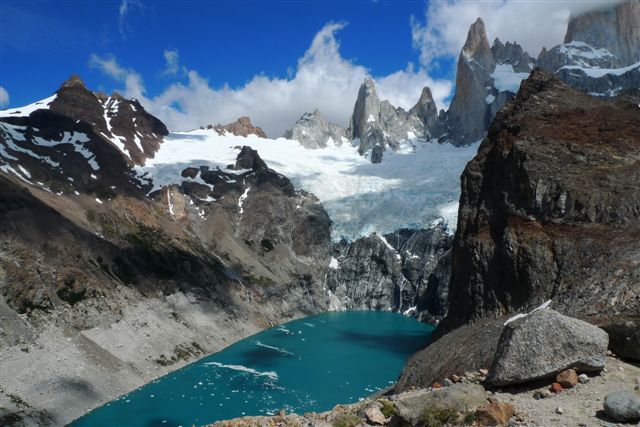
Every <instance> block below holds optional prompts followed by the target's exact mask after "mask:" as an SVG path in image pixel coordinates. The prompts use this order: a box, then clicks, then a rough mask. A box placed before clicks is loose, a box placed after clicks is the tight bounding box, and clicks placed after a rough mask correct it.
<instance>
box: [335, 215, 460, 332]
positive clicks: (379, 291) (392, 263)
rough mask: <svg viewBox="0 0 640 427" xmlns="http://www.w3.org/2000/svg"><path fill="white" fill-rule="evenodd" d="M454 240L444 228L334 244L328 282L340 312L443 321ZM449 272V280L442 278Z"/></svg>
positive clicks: (403, 231)
mask: <svg viewBox="0 0 640 427" xmlns="http://www.w3.org/2000/svg"><path fill="white" fill-rule="evenodd" d="M451 241H452V236H449V235H447V234H446V232H445V230H444V229H443V227H442V226H437V227H435V228H433V229H428V230H398V231H396V232H394V233H390V234H386V235H384V236H382V235H378V234H372V235H371V236H367V237H362V238H360V239H358V240H356V241H354V242H345V241H342V242H340V243H338V244H336V245H335V246H334V251H333V252H334V254H333V256H334V261H333V262H332V264H331V268H330V269H329V272H328V274H327V278H326V283H327V287H328V289H329V290H330V291H331V295H332V306H333V307H334V308H341V309H349V310H391V311H397V312H400V313H405V314H406V315H410V316H415V317H418V318H420V319H423V320H425V321H430V322H437V321H439V320H440V319H441V318H442V317H443V316H444V314H445V313H446V302H445V301H444V298H442V295H446V292H447V291H448V270H445V271H442V268H438V267H439V266H440V265H441V263H443V262H444V263H445V264H446V260H447V259H448V255H449V249H450V247H451ZM442 273H444V274H445V276H446V277H442V276H441V274H442Z"/></svg>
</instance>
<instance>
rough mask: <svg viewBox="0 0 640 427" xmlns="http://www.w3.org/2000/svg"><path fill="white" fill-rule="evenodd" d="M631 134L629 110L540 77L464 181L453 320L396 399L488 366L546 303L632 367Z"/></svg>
mask: <svg viewBox="0 0 640 427" xmlns="http://www.w3.org/2000/svg"><path fill="white" fill-rule="evenodd" d="M639 123H640V108H638V106H637V104H632V103H629V102H628V101H625V100H622V99H619V100H615V101H605V100H600V99H598V98H595V97H591V96H589V95H586V94H584V93H582V92H579V91H577V90H575V89H572V88H571V87H569V86H568V85H566V84H565V83H563V82H561V81H560V80H559V79H558V78H557V77H554V76H552V75H551V74H549V73H547V72H545V71H542V70H539V69H537V70H534V72H533V73H532V75H531V77H529V78H528V79H527V80H526V81H525V82H523V84H522V86H521V88H520V91H519V92H518V95H517V96H516V98H515V100H514V101H513V102H512V103H510V104H508V105H507V106H506V107H505V108H504V109H503V110H501V111H500V112H499V113H498V115H497V116H496V119H495V120H494V122H493V124H492V126H491V128H490V130H489V133H488V136H487V138H486V139H485V140H484V141H483V143H482V145H481V147H480V149H479V151H478V155H477V156H476V157H475V158H474V159H473V160H472V161H471V162H469V164H468V165H467V168H466V169H465V172H464V174H463V176H462V194H461V198H460V211H459V217H458V228H457V231H456V236H455V238H454V242H453V249H452V278H451V283H450V288H449V301H448V304H449V310H448V313H447V316H446V317H445V319H444V320H443V322H441V323H440V325H439V326H438V328H437V329H436V332H435V337H436V341H435V342H433V343H432V344H431V345H430V346H428V347H427V348H426V349H425V350H423V351H422V352H419V353H417V354H416V355H414V356H413V357H412V359H411V360H410V361H409V363H408V364H407V367H406V368H405V370H404V371H403V374H402V375H401V377H400V380H399V383H398V390H404V389H407V387H411V386H424V385H425V384H430V383H431V382H432V381H434V380H436V379H437V378H442V377H446V376H448V375H451V374H452V373H455V372H456V371H460V370H473V369H479V368H480V367H483V366H488V365H489V364H490V362H491V359H492V357H493V356H494V354H495V352H496V349H497V348H498V347H499V337H500V334H501V332H502V330H503V326H502V324H503V323H504V321H505V318H506V317H507V316H509V315H512V314H514V313H518V312H522V311H528V310H531V309H532V308H534V307H537V306H539V305H540V304H542V303H543V302H544V301H547V300H552V301H553V306H554V307H555V308H556V310H558V311H560V312H561V313H563V314H566V315H570V316H573V317H576V318H579V319H581V320H585V321H587V322H589V323H592V324H596V325H599V326H601V327H602V328H604V329H605V330H606V331H610V332H611V335H610V340H609V343H610V346H611V347H610V348H611V349H612V350H613V351H614V352H616V353H617V354H620V355H621V356H623V357H634V356H633V353H632V352H627V351H626V350H625V347H624V346H621V345H619V344H620V343H626V342H628V340H633V339H635V338H633V333H629V331H631V330H632V329H630V328H633V325H637V324H638V318H639V317H640V312H638V307H640V304H638V298H639V297H640V288H638V280H637V277H638V274H639V273H638V268H637V260H636V258H637V254H638V245H637V242H638V236H637V232H638V230H640V226H639V224H638V220H639V218H638V215H637V212H636V209H634V208H633V206H635V205H636V204H637V203H638V202H637V200H638V198H639V197H640V196H639V195H638V194H637V188H639V187H638V183H636V182H635V180H636V178H637V173H635V171H636V170H637V162H638V159H637V157H638V155H637V153H636V152H637V150H638V148H639V147H640V146H638V144H637V142H638V141H640V128H639V127H638V125H639ZM612 242H615V243H614V244H613V245H612ZM612 301H615V310H612V309H611V306H612V305H611V304H612ZM627 323H628V324H629V326H627V327H625V326H621V325H626V324H627ZM478 336H481V337H482V339H477V337H478ZM631 342H632V341H631ZM443 354H447V356H445V357H443V356H442V355H443ZM436 359H438V362H437V363H434V362H433V361H434V360H436Z"/></svg>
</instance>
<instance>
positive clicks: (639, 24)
mask: <svg viewBox="0 0 640 427" xmlns="http://www.w3.org/2000/svg"><path fill="white" fill-rule="evenodd" d="M564 42H565V44H568V43H571V42H583V43H586V44H588V45H590V46H592V47H594V48H603V49H607V50H608V51H609V52H610V53H611V54H613V55H614V56H615V57H616V58H617V59H618V61H619V62H618V64H617V66H618V67H624V66H628V65H632V64H635V63H637V62H638V61H640V0H627V1H625V2H623V3H621V4H617V5H615V6H613V7H608V8H603V9H599V10H595V11H591V12H587V13H584V14H581V15H577V16H572V17H571V18H570V20H569V25H568V27H567V32H566V35H565V38H564Z"/></svg>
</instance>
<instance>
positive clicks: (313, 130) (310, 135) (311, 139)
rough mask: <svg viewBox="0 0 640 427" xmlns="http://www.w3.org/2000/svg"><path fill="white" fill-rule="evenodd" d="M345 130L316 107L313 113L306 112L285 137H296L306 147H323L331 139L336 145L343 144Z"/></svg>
mask: <svg viewBox="0 0 640 427" xmlns="http://www.w3.org/2000/svg"><path fill="white" fill-rule="evenodd" d="M345 132H346V131H345V129H343V128H341V127H340V126H338V125H335V124H333V123H330V122H328V121H327V120H326V119H325V118H324V117H322V114H320V111H319V110H318V109H317V108H316V109H315V110H314V111H313V113H304V114H303V115H302V117H300V118H299V119H298V121H297V122H296V123H295V124H294V125H293V127H292V128H291V129H289V130H287V131H286V132H285V133H284V135H283V137H284V138H287V139H295V140H296V141H298V142H299V143H300V144H301V145H302V146H303V147H305V148H323V147H326V146H327V143H328V141H329V139H331V141H332V142H333V143H334V144H336V145H340V144H342V142H343V140H344V139H345Z"/></svg>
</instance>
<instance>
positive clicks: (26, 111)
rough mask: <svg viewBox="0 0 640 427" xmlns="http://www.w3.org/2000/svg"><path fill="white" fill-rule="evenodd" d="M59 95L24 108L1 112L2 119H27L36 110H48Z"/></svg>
mask: <svg viewBox="0 0 640 427" xmlns="http://www.w3.org/2000/svg"><path fill="white" fill-rule="evenodd" d="M56 96H57V94H55V93H54V94H53V95H51V96H50V97H48V98H45V99H43V100H40V101H36V102H34V103H33V104H29V105H25V106H24V107H18V108H11V109H9V110H0V117H27V116H29V115H30V114H31V113H33V112H34V111H36V110H48V109H49V105H51V103H52V102H53V101H55V99H56Z"/></svg>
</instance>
